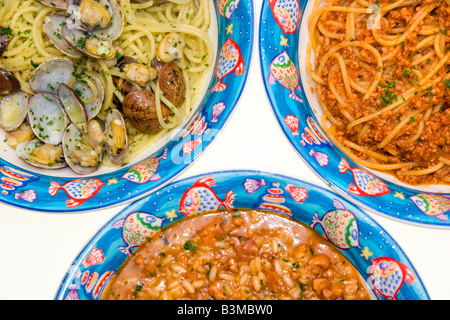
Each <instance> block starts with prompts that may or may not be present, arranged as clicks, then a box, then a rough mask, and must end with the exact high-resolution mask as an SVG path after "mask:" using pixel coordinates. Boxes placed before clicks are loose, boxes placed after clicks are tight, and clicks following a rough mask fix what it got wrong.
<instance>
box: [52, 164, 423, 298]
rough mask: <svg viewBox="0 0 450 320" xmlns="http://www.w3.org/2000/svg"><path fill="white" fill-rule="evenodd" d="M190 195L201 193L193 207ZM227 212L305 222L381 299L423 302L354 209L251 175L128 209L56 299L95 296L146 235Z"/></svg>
mask: <svg viewBox="0 0 450 320" xmlns="http://www.w3.org/2000/svg"><path fill="white" fill-rule="evenodd" d="M194 194H202V197H200V198H199V199H201V201H198V202H195V205H193V201H191V196H192V195H194ZM233 208H236V209H262V210H269V211H273V212H276V213H279V214H282V215H285V216H288V217H291V218H293V219H296V220H298V221H300V222H302V223H304V224H306V225H309V226H310V227H312V228H313V229H315V230H316V231H317V232H319V233H320V234H321V235H322V236H323V237H325V238H326V239H328V241H329V242H330V243H331V244H333V245H334V246H335V247H336V248H337V249H338V250H339V251H340V252H341V253H342V254H343V255H345V257H346V258H347V259H349V260H350V262H352V264H353V265H354V266H355V267H356V269H357V270H358V271H359V273H360V275H361V277H362V279H363V280H364V281H365V282H366V284H367V287H368V289H369V290H371V291H372V293H373V296H374V297H375V298H377V299H379V300H395V299H407V300H429V296H428V293H427V291H426V289H425V287H424V285H423V283H422V281H421V279H420V276H419V274H418V273H417V271H416V270H415V269H414V266H413V265H412V264H411V262H410V261H409V259H408V257H407V256H406V255H405V253H404V252H403V250H402V249H401V248H400V247H399V245H398V244H397V243H396V242H395V240H394V239H393V238H392V237H391V236H390V235H389V234H387V232H386V231H385V230H384V229H383V228H382V227H381V226H380V225H379V224H378V223H377V222H376V221H374V220H373V219H372V218H371V217H370V216H369V215H368V214H366V213H365V212H364V211H363V210H361V209H360V208H358V206H356V205H354V204H353V203H351V202H349V201H347V200H346V199H344V198H343V197H341V196H339V195H337V194H336V193H334V192H332V191H331V190H328V189H325V188H322V187H319V186H316V185H314V184H311V183H309V182H306V181H303V180H300V179H297V178H293V177H288V176H284V175H279V174H273V173H268V172H261V171H250V170H242V171H241V170H232V171H220V172H212V173H205V174H201V175H198V176H193V177H188V178H185V179H183V180H180V181H176V182H172V183H170V184H168V185H166V186H165V187H163V188H162V189H160V190H158V191H156V192H154V193H152V194H150V195H148V196H146V197H144V198H142V199H139V200H137V201H135V202H134V203H132V204H130V205H129V206H128V207H126V208H125V209H123V210H122V211H120V212H119V213H118V214H117V215H116V216H115V217H113V218H112V219H111V220H110V221H108V222H107V223H106V224H105V225H104V226H103V227H102V228H101V229H100V230H99V231H98V232H97V233H96V234H95V235H94V236H93V237H92V238H91V240H90V241H88V243H87V244H86V245H85V247H84V248H83V249H82V250H81V251H80V253H79V255H78V256H77V257H76V258H75V259H74V261H73V263H72V264H71V266H70V267H69V269H68V272H67V273H66V275H65V277H64V279H63V281H62V282H61V284H60V287H59V289H58V291H57V293H56V296H55V299H56V300H98V299H100V297H101V296H102V293H103V291H104V289H105V287H106V286H107V285H108V282H109V280H110V279H111V277H112V276H113V275H114V274H115V273H116V272H117V270H118V268H119V267H120V266H121V265H122V264H123V262H125V260H126V259H127V258H128V257H129V256H130V255H131V254H132V253H133V252H134V250H135V249H136V248H137V247H138V246H139V245H141V244H142V243H144V242H145V241H146V237H147V236H149V235H151V234H153V233H154V232H157V231H158V230H160V229H161V228H164V227H167V226H169V225H170V224H172V223H175V222H176V221H179V220H180V219H182V218H183V217H187V216H191V215H195V214H197V213H201V212H205V211H214V210H217V209H233Z"/></svg>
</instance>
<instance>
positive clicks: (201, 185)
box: [178, 176, 236, 216]
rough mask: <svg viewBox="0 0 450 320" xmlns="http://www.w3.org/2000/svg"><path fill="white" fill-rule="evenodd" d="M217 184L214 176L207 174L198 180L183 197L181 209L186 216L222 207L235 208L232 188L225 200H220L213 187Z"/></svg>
mask: <svg viewBox="0 0 450 320" xmlns="http://www.w3.org/2000/svg"><path fill="white" fill-rule="evenodd" d="M215 185H216V181H215V180H214V177H213V176H207V177H205V178H201V179H199V180H197V181H196V182H195V183H194V184H193V185H192V187H190V188H189V189H188V190H186V192H185V193H184V194H183V196H182V197H181V201H180V208H179V209H178V211H180V212H181V213H182V214H184V215H185V216H190V215H193V214H196V213H198V212H205V211H212V210H217V209H220V208H221V207H223V208H225V209H231V208H233V201H234V196H235V195H236V194H235V193H233V192H232V191H231V190H230V191H228V192H227V194H226V195H225V200H223V201H222V200H220V199H219V197H218V196H217V195H216V193H215V192H214V191H213V190H212V189H211V187H212V186H215Z"/></svg>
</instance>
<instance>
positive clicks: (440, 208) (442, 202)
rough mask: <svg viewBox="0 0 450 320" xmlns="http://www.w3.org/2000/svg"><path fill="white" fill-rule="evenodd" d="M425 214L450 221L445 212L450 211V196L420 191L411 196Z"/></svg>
mask: <svg viewBox="0 0 450 320" xmlns="http://www.w3.org/2000/svg"><path fill="white" fill-rule="evenodd" d="M409 199H411V200H412V201H413V202H414V204H415V205H416V206H417V207H418V208H419V210H420V211H422V212H423V213H424V214H425V215H427V216H430V217H436V218H438V219H439V220H441V221H448V216H447V215H446V214H445V213H446V212H449V211H450V196H448V195H437V194H430V193H418V194H416V195H414V196H412V197H409Z"/></svg>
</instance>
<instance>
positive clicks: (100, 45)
mask: <svg viewBox="0 0 450 320" xmlns="http://www.w3.org/2000/svg"><path fill="white" fill-rule="evenodd" d="M61 34H62V36H63V38H64V39H65V40H66V41H67V43H68V44H69V45H70V46H72V48H73V49H75V50H78V51H79V52H81V53H82V54H84V55H86V56H88V57H90V58H93V59H110V58H111V57H114V56H115V54H114V55H112V53H114V52H115V51H114V50H115V49H114V47H113V44H112V42H111V40H109V39H108V38H100V37H97V36H95V35H94V34H93V33H92V32H91V31H89V30H87V29H83V28H69V27H68V25H65V26H63V27H62V28H61ZM89 42H94V43H93V44H89Z"/></svg>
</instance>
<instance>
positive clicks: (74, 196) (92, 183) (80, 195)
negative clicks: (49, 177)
mask: <svg viewBox="0 0 450 320" xmlns="http://www.w3.org/2000/svg"><path fill="white" fill-rule="evenodd" d="M104 185H105V183H104V182H103V181H101V180H99V179H75V180H72V181H69V182H67V183H65V184H64V185H60V184H59V183H58V182H56V181H51V182H50V187H49V189H48V193H50V195H52V196H56V194H57V193H58V191H59V189H63V190H64V191H65V192H66V193H67V195H68V196H69V197H70V199H67V200H66V206H67V208H73V207H77V206H80V205H82V204H83V203H84V202H85V201H87V200H89V199H91V198H92V197H93V196H95V195H96V194H97V193H98V192H99V191H100V189H101V188H102V187H103V186H104Z"/></svg>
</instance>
